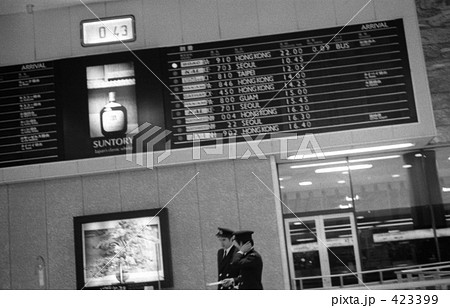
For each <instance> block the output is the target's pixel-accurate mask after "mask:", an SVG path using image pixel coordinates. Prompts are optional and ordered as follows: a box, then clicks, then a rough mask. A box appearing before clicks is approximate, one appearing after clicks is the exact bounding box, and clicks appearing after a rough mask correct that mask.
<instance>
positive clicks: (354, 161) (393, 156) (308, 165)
mask: <svg viewBox="0 0 450 308" xmlns="http://www.w3.org/2000/svg"><path fill="white" fill-rule="evenodd" d="M400 157H401V156H400V155H389V156H380V157H368V158H359V159H350V160H349V161H348V162H349V163H362V162H365V161H375V160H384V159H393V158H400ZM345 163H347V162H346V161H345V160H339V161H332V162H325V163H314V164H302V165H293V166H290V167H289V168H291V169H300V168H310V167H321V166H329V165H341V164H345Z"/></svg>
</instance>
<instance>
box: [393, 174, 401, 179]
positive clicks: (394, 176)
mask: <svg viewBox="0 0 450 308" xmlns="http://www.w3.org/2000/svg"><path fill="white" fill-rule="evenodd" d="M392 177H393V178H399V177H400V174H393V175H392Z"/></svg>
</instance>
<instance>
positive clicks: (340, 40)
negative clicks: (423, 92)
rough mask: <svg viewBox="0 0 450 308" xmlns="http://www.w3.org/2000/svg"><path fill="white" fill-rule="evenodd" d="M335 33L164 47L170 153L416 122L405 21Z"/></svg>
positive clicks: (354, 26)
mask: <svg viewBox="0 0 450 308" xmlns="http://www.w3.org/2000/svg"><path fill="white" fill-rule="evenodd" d="M341 28H342V27H335V28H328V29H320V30H311V31H302V32H295V33H287V34H280V35H271V36H264V37H255V38H247V39H238V40H227V41H220V42H213V43H201V44H194V45H183V46H178V47H171V48H168V49H167V54H166V57H167V58H166V61H165V62H166V71H167V72H168V75H167V76H166V77H167V78H166V82H167V84H168V86H169V87H170V90H171V91H172V93H170V92H169V91H166V104H165V108H166V125H167V129H169V130H171V131H172V132H173V134H174V138H173V140H172V142H173V145H174V146H175V147H183V146H189V144H192V142H193V140H199V141H200V142H203V143H207V141H208V140H210V141H212V140H214V139H217V138H223V139H227V138H229V137H236V138H237V140H238V141H239V140H240V138H241V139H242V137H243V136H244V135H250V136H256V135H258V134H269V133H270V134H272V137H273V136H274V135H273V134H277V133H282V132H284V133H288V132H290V133H297V134H305V133H322V132H329V131H340V130H350V129H356V128H366V127H374V126H383V125H393V124H400V123H408V122H417V114H416V108H415V102H414V94H413V88H412V82H411V76H410V68H409V61H408V54H407V49H406V41H405V33H404V29H403V21H402V20H401V19H397V20H389V21H382V22H373V23H366V24H358V25H350V26H347V27H345V28H344V29H343V30H342V31H341V32H340V33H339V34H338V35H336V34H337V33H338V32H339V31H340V30H341ZM335 35H336V36H335ZM334 36H335V37H334ZM333 37H334V38H333ZM328 42H330V43H329V44H327V43H328ZM266 137H267V138H268V137H269V135H267V136H266Z"/></svg>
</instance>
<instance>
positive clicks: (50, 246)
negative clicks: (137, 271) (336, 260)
mask: <svg viewBox="0 0 450 308" xmlns="http://www.w3.org/2000/svg"><path fill="white" fill-rule="evenodd" d="M197 172H198V175H197V176H196V177H195V179H194V180H193V181H192V182H190V183H189V184H188V185H187V186H186V187H185V189H183V190H182V191H181V192H180V193H179V194H178V195H177V196H176V197H175V198H174V199H173V200H172V201H170V200H171V199H172V198H173V197H174V196H175V195H176V194H177V192H178V191H179V190H180V189H181V188H182V187H183V186H184V185H185V184H186V183H187V182H188V181H189V180H190V179H191V178H192V177H194V176H195V175H196V173H197ZM252 172H254V173H255V174H256V175H257V176H258V177H259V178H260V179H261V180H262V181H263V182H264V183H265V184H266V185H267V186H269V187H272V186H273V184H272V175H271V168H270V161H269V160H249V161H224V162H218V163H205V164H197V165H187V166H177V167H167V168H159V169H156V170H148V169H147V170H140V171H127V172H115V173H109V174H102V175H91V176H80V177H71V178H64V179H58V180H48V181H39V182H28V183H22V184H15V185H3V186H0V241H1V245H0V247H1V248H0V249H1V255H2V257H1V258H0V275H1V277H2V279H1V284H0V288H1V289H37V288H38V277H37V275H36V268H35V266H36V258H37V256H42V257H43V258H44V260H45V261H46V274H47V275H48V288H50V289H74V288H75V287H76V284H75V283H76V280H75V253H74V241H73V222H72V218H73V217H74V216H79V215H89V214H99V213H109V212H120V211H130V210H140V209H152V208H160V207H162V206H164V205H166V204H167V209H168V211H169V227H170V240H171V251H172V261H173V275H174V288H175V289H205V288H206V283H207V282H213V281H216V279H217V264H216V262H217V259H216V258H217V255H216V252H217V249H218V248H219V243H218V241H217V238H216V237H215V234H216V232H217V227H218V226H226V227H229V228H233V229H250V230H254V231H255V236H254V239H255V243H256V247H257V249H258V251H259V252H260V253H261V255H262V256H263V259H264V272H263V283H264V286H265V287H266V288H267V289H283V288H284V280H283V269H282V261H281V258H282V257H284V256H282V255H281V252H280V240H279V237H280V234H279V233H278V229H277V226H278V222H277V213H276V212H277V211H279V210H280V209H279V208H276V205H275V202H274V197H273V195H272V194H271V193H270V192H269V191H268V190H267V189H266V188H265V187H264V186H263V185H262V184H261V182H260V181H259V180H258V179H257V178H256V177H255V176H254V175H253V174H252ZM169 201H170V202H169ZM281 236H282V235H281Z"/></svg>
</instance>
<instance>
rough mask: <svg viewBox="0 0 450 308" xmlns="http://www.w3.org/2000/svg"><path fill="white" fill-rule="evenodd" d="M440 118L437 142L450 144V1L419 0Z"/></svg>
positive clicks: (425, 47)
mask: <svg viewBox="0 0 450 308" xmlns="http://www.w3.org/2000/svg"><path fill="white" fill-rule="evenodd" d="M416 4H417V13H418V16H419V23H420V32H421V36H422V44H423V49H424V52H425V60H426V64H427V73H428V80H429V82H430V91H431V99H432V102H433V109H434V117H435V119H436V128H437V133H438V134H437V137H436V138H435V139H434V140H433V143H439V144H442V143H446V144H448V143H450V87H449V84H450V1H448V0H416Z"/></svg>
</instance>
